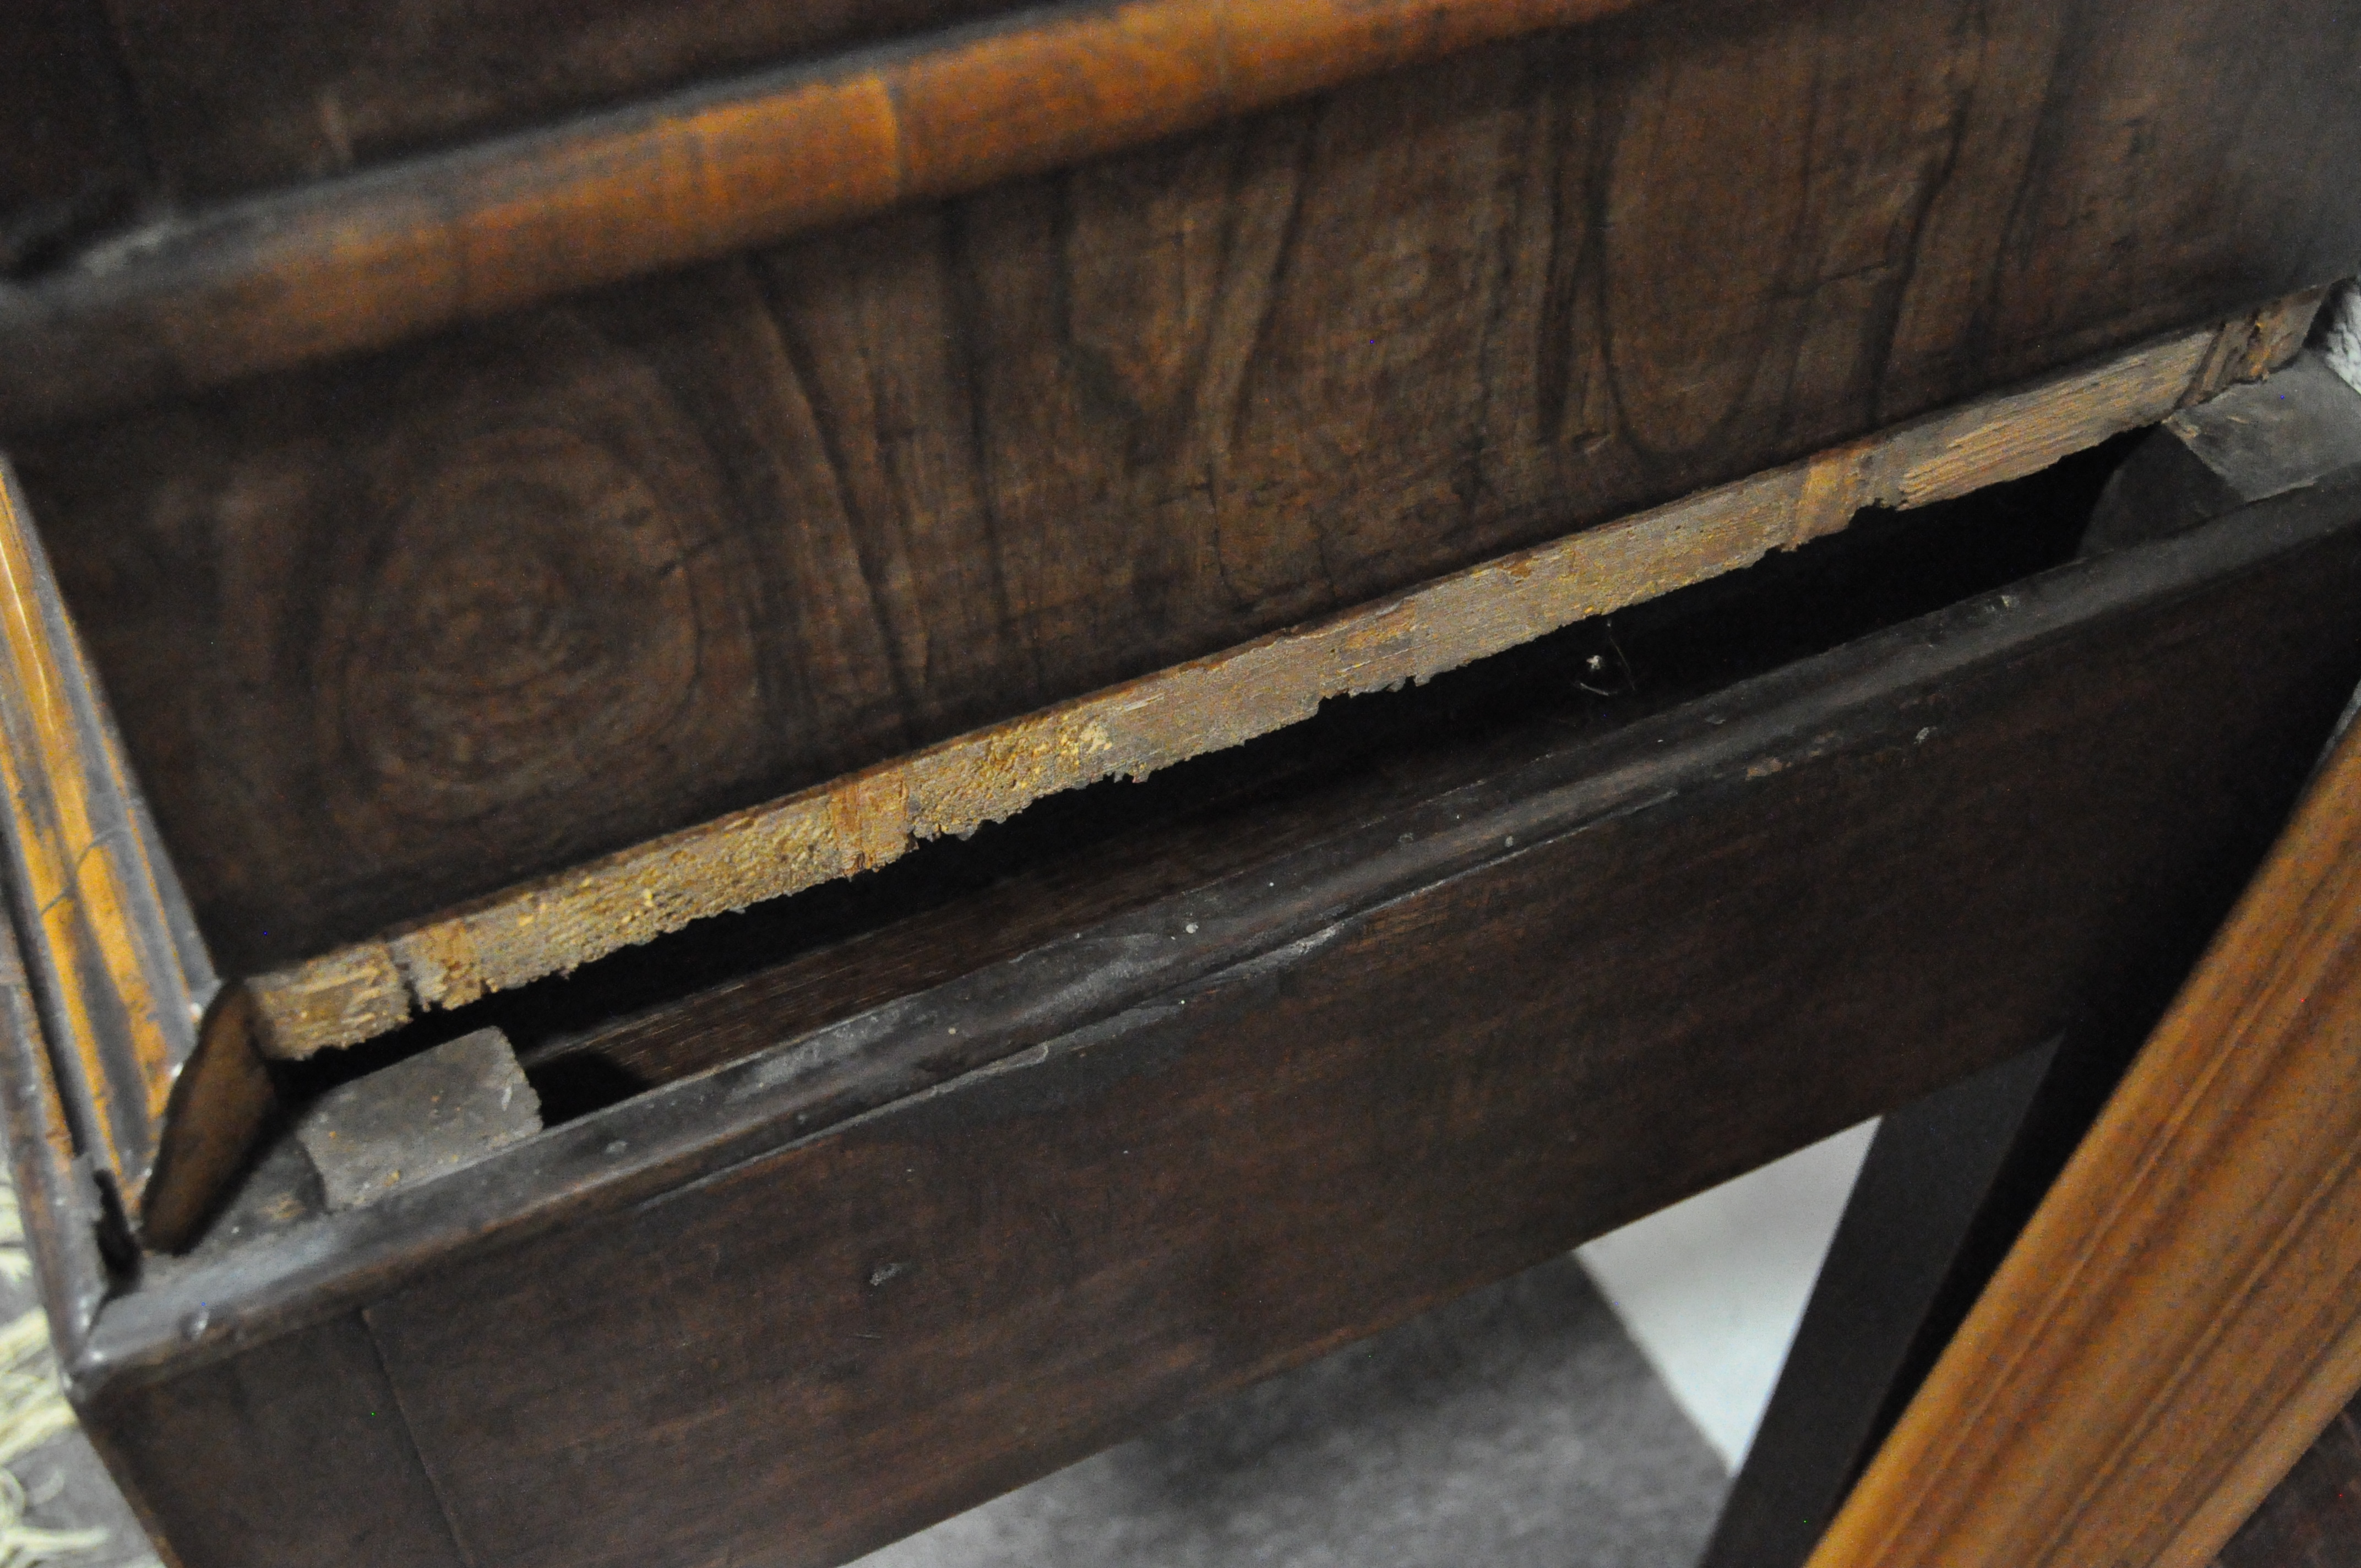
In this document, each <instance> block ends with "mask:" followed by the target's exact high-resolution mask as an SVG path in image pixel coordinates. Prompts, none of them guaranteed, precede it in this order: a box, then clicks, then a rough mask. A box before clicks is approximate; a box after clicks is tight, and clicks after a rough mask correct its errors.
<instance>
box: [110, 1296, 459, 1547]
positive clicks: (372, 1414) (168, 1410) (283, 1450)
mask: <svg viewBox="0 0 2361 1568" xmlns="http://www.w3.org/2000/svg"><path fill="white" fill-rule="evenodd" d="M83 1424H84V1425H85V1426H86V1427H87V1428H88V1429H89V1430H90V1432H91V1435H92V1438H93V1441H94V1442H97V1444H98V1446H99V1450H100V1452H101V1453H103V1454H104V1456H105V1458H106V1461H107V1464H108V1465H109V1466H110V1467H111V1468H112V1469H113V1470H114V1472H115V1475H116V1476H117V1477H119V1478H121V1479H122V1480H123V1481H125V1483H126V1487H125V1490H126V1496H127V1497H129V1498H130V1500H131V1502H132V1504H133V1506H134V1507H135V1508H137V1509H138V1510H139V1512H140V1513H141V1515H142V1516H143V1517H144V1518H145V1519H147V1520H148V1522H149V1524H150V1527H151V1528H153V1529H155V1530H158V1531H159V1534H160V1535H161V1536H162V1538H163V1540H164V1541H166V1542H168V1543H169V1544H170V1550H171V1552H172V1560H173V1561H174V1562H176V1563H178V1564H179V1565H180V1568H256V1565H257V1564H259V1563H284V1564H288V1565H290V1568H292V1565H294V1564H297V1563H302V1564H306V1565H309V1564H314V1563H316V1564H318V1565H319V1568H330V1565H331V1564H334V1565H336V1568H346V1565H349V1568H469V1565H468V1562H467V1558H466V1557H464V1556H462V1555H461V1554H460V1552H458V1551H457V1550H456V1548H455V1547H454V1546H453V1544H452V1541H451V1535H450V1531H449V1530H448V1529H447V1528H446V1527H445V1524H444V1521H443V1514H442V1509H441V1508H440V1507H439V1506H438V1505H437V1504H436V1502H435V1498H434V1488H433V1487H432V1486H431V1485H430V1484H429V1483H428V1481H427V1478H426V1475H425V1474H424V1473H423V1471H422V1470H421V1469H420V1468H419V1464H418V1455H417V1453H416V1451H415V1450H414V1449H412V1446H411V1442H410V1437H409V1432H408V1430H407V1428H406V1426H405V1424H404V1422H403V1420H402V1415H401V1407H400V1405H399V1404H398V1403H397V1402H396V1401H395V1399H394V1397H393V1390H392V1389H391V1387H389V1386H388V1384H387V1383H386V1380H385V1373H384V1369H383V1368H382V1366H381V1365H379V1360H378V1354H377V1350H376V1348H375V1346H373V1345H372V1344H371V1343H369V1336H368V1331H367V1330H366V1329H364V1328H363V1327H362V1325H361V1323H360V1321H359V1320H358V1319H357V1318H349V1317H348V1318H343V1319H337V1320H333V1321H328V1322H324V1323H320V1324H317V1325H314V1326H313V1327H312V1328H308V1329H305V1330H304V1331H302V1332H300V1333H294V1334H290V1335H287V1336H286V1337H284V1338H282V1339H278V1340H274V1341H272V1342H271V1343H269V1344H267V1345H262V1346H259V1347H258V1348H257V1349H255V1350H254V1351H252V1352H250V1353H248V1354H245V1355H241V1356H239V1357H237V1358H236V1359H235V1360H231V1361H225V1362H222V1363H219V1364H216V1365H213V1366H209V1367H206V1368H203V1369H202V1370H197V1371H192V1373H190V1375H189V1376H186V1377H184V1378H181V1379H180V1380H178V1381H176V1382H172V1383H169V1384H160V1385H150V1386H148V1387H141V1388H136V1389H128V1390H124V1391H121V1392H120V1393H119V1394H117V1395H115V1396H113V1397H102V1398H101V1399H100V1400H99V1401H98V1402H97V1403H96V1404H94V1405H92V1406H89V1407H86V1408H85V1409H84V1410H83Z"/></svg>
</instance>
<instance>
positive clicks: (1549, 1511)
mask: <svg viewBox="0 0 2361 1568" xmlns="http://www.w3.org/2000/svg"><path fill="white" fill-rule="evenodd" d="M1725 1485H1726V1481H1725V1477H1724V1475H1723V1474H1722V1468H1721V1462H1720V1461H1719V1459H1718V1458H1717V1457H1716V1456H1715V1454H1714V1452H1713V1450H1712V1449H1711V1448H1710V1447H1708V1444H1707V1442H1706V1441H1705V1439H1704V1438H1703V1437H1702V1436H1701V1435H1700V1434H1699V1432H1698V1431H1697V1429H1696V1428H1695V1427H1694V1426H1692V1425H1691V1424H1690V1422H1689V1420H1688V1418H1687V1417H1686V1416H1685V1415H1683V1414H1682V1413H1681V1410H1680V1409H1679V1407H1677V1406H1676V1405H1675V1403H1674V1401H1673V1398H1672V1396H1671V1395H1670V1394H1669V1393H1668V1392H1667V1391H1666V1390H1665V1388H1664V1385H1663V1384H1662V1383H1661V1382H1659V1381H1658V1379H1657V1377H1656V1376H1655V1375H1654V1374H1653V1372H1652V1371H1651V1370H1650V1369H1649V1366H1648V1364H1647V1362H1646V1361H1645V1360H1643V1359H1642V1356H1641V1354H1640V1352H1639V1351H1638V1350H1637V1349H1636V1348H1635V1347H1634V1346H1633V1344H1632V1343H1631V1339H1630V1338H1629V1337H1628V1336H1627V1335H1626V1334H1625V1332H1624V1331H1623V1329H1622V1326H1621V1325H1620V1323H1619V1322H1618V1321H1616V1318H1615V1315H1614V1313H1613V1312H1612V1311H1610V1310H1609V1308H1608V1306H1607V1304H1606V1302H1605V1301H1604V1300H1602V1299H1600V1297H1599V1295H1598V1290H1597V1288H1595V1287H1594V1286H1593V1285H1592V1284H1591V1283H1590V1281H1589V1279H1588V1277H1587V1276H1586V1275H1585V1274H1584V1272H1583V1270H1582V1269H1581V1267H1580V1266H1578V1265H1577V1264H1576V1263H1575V1261H1574V1260H1573V1259H1572V1258H1563V1259H1560V1260H1558V1261H1557V1262H1554V1263H1551V1264H1547V1265H1544V1266H1542V1267H1540V1268H1537V1269H1535V1270H1533V1271H1532V1272H1531V1273H1529V1274H1526V1275H1523V1276H1521V1277H1518V1278H1516V1279H1513V1280H1510V1281H1509V1282H1508V1283H1507V1284H1505V1285H1501V1286H1497V1287H1494V1288H1491V1289H1488V1290H1485V1291H1481V1292H1478V1293H1477V1294H1476V1295H1474V1296H1471V1297H1468V1298H1466V1299H1463V1300H1461V1301H1459V1302H1457V1303H1455V1304H1454V1305H1452V1306H1449V1307H1446V1308H1444V1309H1443V1310H1440V1311H1438V1312H1435V1313H1433V1314H1430V1315H1429V1316H1428V1317H1425V1318H1422V1319H1421V1320H1419V1321H1415V1322H1412V1323H1410V1324H1407V1325H1405V1326H1403V1327H1401V1328H1400V1329H1397V1330H1395V1331H1393V1332H1391V1333H1389V1334H1386V1335H1383V1336H1381V1337H1379V1338H1378V1339H1375V1340H1371V1341H1368V1342H1367V1343H1363V1344H1360V1345H1356V1346H1353V1347H1351V1348H1349V1349H1346V1350H1344V1351H1341V1352H1338V1353H1337V1354H1334V1355H1331V1356H1329V1357H1328V1358H1326V1359H1325V1360H1323V1361H1319V1362H1315V1363H1313V1364H1312V1365H1309V1366H1306V1367H1303V1368H1301V1369H1299V1370H1297V1371H1295V1372H1292V1373H1289V1374H1287V1375H1285V1376H1280V1377H1277V1378H1274V1379H1272V1380H1271V1381H1269V1382H1267V1383H1264V1384H1261V1385H1259V1386H1257V1387H1253V1388H1250V1389H1247V1390H1246V1392H1244V1393H1243V1394H1239V1395H1237V1396H1235V1397H1234V1398H1230V1399H1228V1400H1226V1401H1224V1402H1223V1403H1221V1404H1218V1405H1215V1406H1213V1407H1211V1408H1209V1409H1204V1410H1201V1411H1199V1412H1197V1413H1195V1414H1193V1415H1190V1416H1185V1417H1183V1418H1181V1419H1180V1420H1178V1421H1175V1422H1173V1423H1172V1424H1171V1425H1170V1426H1168V1427H1166V1428H1165V1429H1163V1430H1162V1431H1159V1432H1156V1433H1155V1434H1153V1435H1152V1436H1149V1437H1146V1438H1143V1439H1141V1440H1139V1441H1138V1442H1133V1443H1130V1444H1127V1445H1126V1446H1125V1447H1122V1448H1118V1449H1115V1450H1113V1451H1111V1452H1109V1453H1103V1454H1100V1455H1099V1456H1098V1457H1096V1458H1094V1459H1090V1460H1086V1461H1084V1462H1083V1463H1082V1464H1077V1465H1075V1466H1073V1467H1072V1468H1071V1469H1070V1470H1065V1471H1062V1472H1060V1474H1058V1475H1052V1476H1050V1477H1049V1479H1047V1480H1044V1481H1040V1482H1037V1483H1035V1484H1034V1485H1033V1486H1028V1487H1027V1488H1025V1489H1024V1490H1023V1491H1020V1492H1015V1493H1011V1494H1010V1495H1009V1496H1007V1497H1002V1498H1000V1499H999V1500H997V1501H995V1502H993V1503H989V1504H986V1505H985V1506H984V1507H983V1508H977V1509H975V1510H974V1511H973V1512H972V1513H968V1514H964V1515H961V1517H959V1518H957V1519H951V1520H950V1521H948V1522H947V1523H944V1524H941V1525H938V1526H937V1527H935V1528H934V1529H933V1530H928V1531H926V1532H925V1533H924V1534H921V1535H918V1536H915V1537H913V1538H911V1539H910V1540H908V1541H903V1542H901V1543H900V1544H899V1545H896V1546H892V1547H888V1548H886V1549H885V1550H884V1551H883V1552H876V1553H873V1554H872V1555H871V1556H869V1557H867V1558H864V1559H862V1568H1118V1565H1120V1568H1195V1565H1198V1564H1203V1565H1206V1568H1213V1565H1216V1564H1219V1565H1222V1568H1424V1565H1426V1564H1435V1565H1438V1568H1440V1565H1442V1564H1452V1565H1455V1568H1456V1565H1461V1564H1467V1563H1483V1564H1486V1565H1487V1568H1528V1565H1530V1568H1688V1565H1689V1564H1691V1563H1694V1562H1695V1561H1696V1560H1697V1554H1698V1552H1700V1551H1701V1550H1702V1549H1703V1547H1704V1544H1705V1539H1706V1536H1707V1535H1708V1533H1709V1532H1710V1530H1711V1529H1712V1524H1713V1516H1714V1512H1715V1510H1716V1508H1719V1504H1720V1500H1721V1493H1722V1489H1723V1487H1724V1486H1725Z"/></svg>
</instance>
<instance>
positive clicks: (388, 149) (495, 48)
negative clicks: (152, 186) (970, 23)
mask: <svg viewBox="0 0 2361 1568" xmlns="http://www.w3.org/2000/svg"><path fill="white" fill-rule="evenodd" d="M1017 3H1018V0H867V3H863V4H857V5H856V4H851V3H848V0H793V3H791V4H776V3H774V0H719V3H718V4H717V3H713V0H706V3H702V4H698V5H676V4H667V3H665V0H563V3H560V0H490V3H489V4H487V3H486V0H464V3H463V0H332V3H327V4H319V3H313V4H304V3H302V0H284V3H280V0H265V3H263V4H256V3H254V0H198V3H190V0H109V10H110V12H111V14H112V16H113V18H114V21H115V28H116V32H117V36H118V37H119V38H121V39H122V49H123V60H124V69H125V71H126V72H127V73H128V75H129V77H130V79H131V81H132V82H134V83H135V84H136V86H137V93H138V101H139V104H140V109H141V113H142V116H143V119H144V121H145V123H146V124H147V126H148V127H149V130H150V132H151V134H152V136H153V138H154V146H155V148H156V154H157V161H158V163H159V177H160V178H161V179H162V180H163V181H164V182H165V183H166V184H167V185H168V186H169V188H170V189H171V190H172V191H173V192H175V193H176V194H179V195H181V196H182V197H184V198H192V199H198V200H203V199H210V198H215V197H219V196H222V195H224V194H227V193H233V192H241V191H247V190H250V189H253V188H256V187H259V186H268V185H275V184H283V183H287V182H289V181H297V180H303V179H310V178H315V177H318V176H320V175H324V174H332V173H337V172H340V171H342V170H347V169H351V168H355V167H357V166H363V165H368V164H374V163H381V162H383V161H385V160H386V159H389V158H390V157H394V156H396V155H399V154H402V153H409V152H414V151H416V150H418V149H420V148H429V147H434V146H436V145H439V144H444V143H448V142H452V141H456V140H460V139H463V138H466V137H478V136H482V135H486V134H489V133H492V132H497V131H502V130H507V129H511V128H512V127H514V126H523V125H529V124H532V123H534V122H537V121H542V120H547V119H553V118H557V117H561V116H564V115H569V114H574V113H577V112H579V111H582V110H585V109H589V108H594V107H598V106H602V105H605V104H612V103H616V102H620V101H622V100H626V99H630V98H633V97H638V96H641V95H643V94H647V93H658V92H663V91H665V90H668V89H671V88H675V87H678V86H681V85H683V84H685V83H687V82H694V81H697V80H698V79H701V78H708V77H713V76H718V75H721V74H725V73H728V72H732V71H745V70H749V69H752V68H759V67H764V66H774V65H776V64H780V63H783V62H785V61H787V60H793V59H795V58H796V57H799V56H806V55H811V54H816V53H819V52H822V51H827V50H832V49H844V48H847V47H849V46H852V45H857V44H868V43H876V42H879V41H882V40H884V39H888V38H895V37H898V36H901V35H905V34H908V33H911V32H916V31H918V30H920V29H923V28H928V27H936V26H939V25H943V24H947V23H954V22H960V21H964V20H968V19H971V18H975V17H981V16H990V15H992V14H993V13H994V12H996V11H1004V10H1009V9H1013V8H1014V7H1015V5H1016V4H1017Z"/></svg>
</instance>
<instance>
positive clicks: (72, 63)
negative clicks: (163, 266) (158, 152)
mask: <svg viewBox="0 0 2361 1568" xmlns="http://www.w3.org/2000/svg"><path fill="white" fill-rule="evenodd" d="M145 182H146V168H145V159H144V149H143V148H142V146H141V141H140V136H139V130H138V126H137V121H136V120H135V118H134V117H133V113H132V106H131V104H130V102H129V95H128V93H126V91H125V89H124V82H123V74H122V66H121V63H120V61H119V60H118V59H117V57H116V55H115V50H114V48H113V41H112V39H110V38H109V37H108V35H107V26H106V17H105V15H104V12H103V11H102V10H101V8H100V0H11V4H10V5H9V7H8V17H7V35H6V37H5V39H0V280H5V279H10V278H15V277H19V276H22V275H24V274H27V273H28V272H32V271H35V270H38V269H39V268H40V267H41V266H43V265H44V264H46V263H49V262H51V261H54V260H55V259H57V258H58V257H59V255H60V253H61V252H62V251H64V250H65V249H66V248H67V247H70V246H71V244H72V242H74V241H76V240H78V239H82V238H84V237H86V236H88V235H89V234H91V233H92V232H93V231H94V230H96V229H98V228H100V227H101V226H102V225H107V224H119V223H121V222H123V221H124V220H125V219H126V218H127V217H129V216H130V215H131V213H132V210H133V203H134V199H135V198H136V197H137V194H138V192H139V190H140V189H141V187H142V186H143V185H144V184H145ZM0 286H5V285H0Z"/></svg>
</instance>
